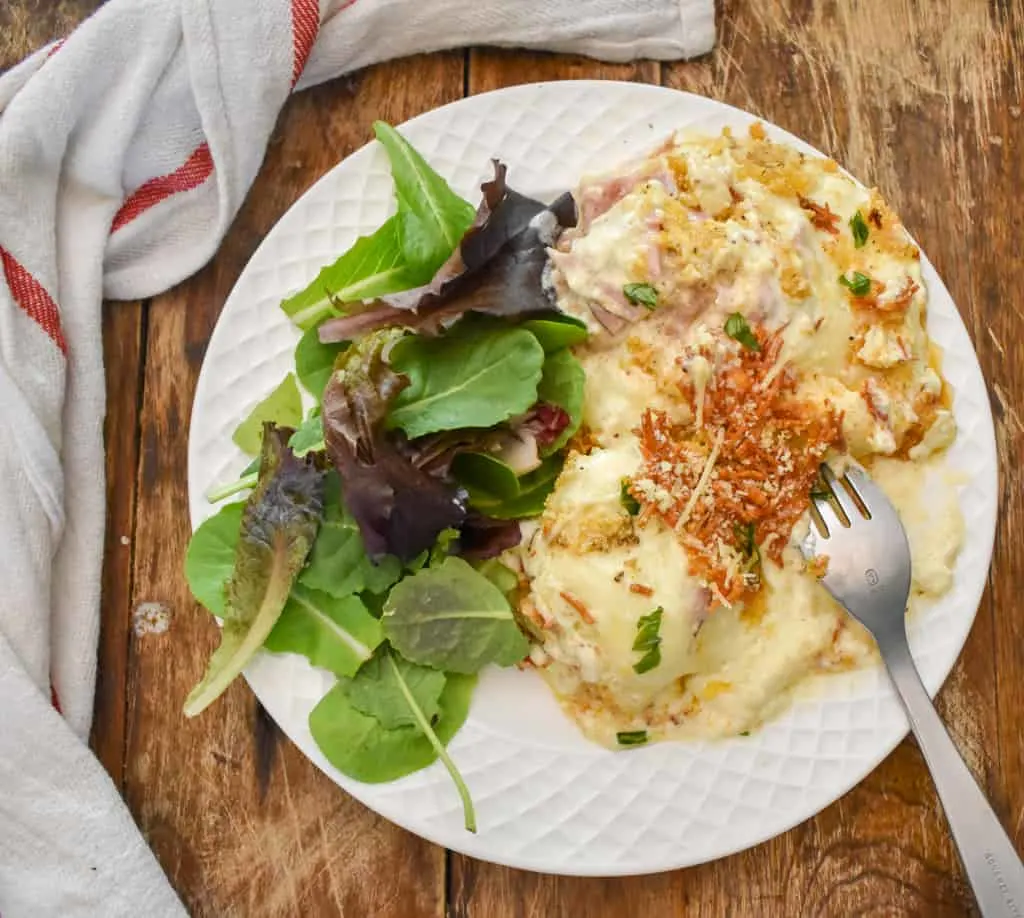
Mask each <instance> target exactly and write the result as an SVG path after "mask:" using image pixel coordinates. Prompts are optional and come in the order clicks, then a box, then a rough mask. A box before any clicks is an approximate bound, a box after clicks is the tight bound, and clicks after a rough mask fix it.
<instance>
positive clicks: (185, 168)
mask: <svg viewBox="0 0 1024 918" xmlns="http://www.w3.org/2000/svg"><path fill="white" fill-rule="evenodd" d="M212 173H213V156H212V155H211V154H210V147H209V145H208V144H206V143H201V144H199V146H198V147H196V148H195V150H194V151H193V153H192V155H191V156H190V157H189V158H188V159H186V160H185V162H183V163H182V164H181V165H180V166H178V168H177V169H175V170H174V171H173V172H171V173H168V174H167V175H161V176H158V177H157V178H152V179H150V180H149V181H148V182H143V183H142V184H141V185H139V187H138V188H136V189H135V191H134V192H133V193H132V194H131V195H130V196H129V197H128V199H127V200H126V201H125V202H124V204H122V205H121V209H120V210H119V211H118V212H117V214H116V216H115V217H114V222H113V223H112V224H111V226H110V232H112V233H116V232H117V231H118V230H119V229H120V228H121V227H122V226H124V225H125V224H127V223H131V222H132V220H134V219H135V218H136V217H138V216H139V215H140V214H143V213H145V212H146V211H147V210H149V209H150V208H151V207H154V206H155V205H157V204H159V203H160V202H161V201H163V200H164V199H165V198H169V197H170V196H171V195H172V194H177V193H178V192H179V191H189V190H190V189H192V188H197V187H198V186H199V185H202V184H203V182H205V181H206V180H207V179H208V178H209V177H210V175H211V174H212Z"/></svg>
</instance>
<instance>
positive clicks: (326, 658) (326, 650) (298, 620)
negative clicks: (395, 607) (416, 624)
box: [263, 583, 384, 676]
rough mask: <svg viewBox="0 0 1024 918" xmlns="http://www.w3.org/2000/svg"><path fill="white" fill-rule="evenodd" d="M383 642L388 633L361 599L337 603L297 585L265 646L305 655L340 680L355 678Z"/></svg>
mask: <svg viewBox="0 0 1024 918" xmlns="http://www.w3.org/2000/svg"><path fill="white" fill-rule="evenodd" d="M383 640H384V629H383V628H381V624H380V622H379V621H378V620H377V619H376V618H374V617H373V616H372V615H371V614H370V613H369V612H368V611H367V609H366V606H364V605H363V603H362V602H361V601H360V599H359V597H358V596H346V597H344V598H343V599H336V598H335V597H333V596H330V595H328V594H327V593H320V592H318V591H317V590H310V589H307V588H306V587H304V586H302V585H301V584H298V583H297V584H295V586H293V587H292V592H291V595H290V596H289V597H288V602H287V603H285V607H284V610H283V611H282V612H281V617H280V618H279V619H278V620H277V624H276V625H274V630H273V631H271V632H270V634H269V635H268V637H267V639H266V641H265V642H264V644H263V646H264V647H266V648H267V650H272V651H274V652H275V653H298V654H302V656H304V657H306V658H307V659H308V660H309V662H310V663H312V664H313V665H314V666H321V667H323V668H324V669H329V670H330V671H331V672H332V673H335V674H336V675H338V676H354V675H355V674H356V671H357V670H358V669H359V667H360V666H362V665H363V664H364V663H365V662H366V661H367V660H369V659H370V658H371V657H372V656H373V652H374V650H375V649H376V648H377V646H378V645H379V644H380V642H381V641H383Z"/></svg>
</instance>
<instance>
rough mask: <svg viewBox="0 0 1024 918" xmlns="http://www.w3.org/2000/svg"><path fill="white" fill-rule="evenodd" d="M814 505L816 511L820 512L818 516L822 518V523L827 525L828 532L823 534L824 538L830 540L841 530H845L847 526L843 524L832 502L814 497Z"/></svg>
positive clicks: (812, 499)
mask: <svg viewBox="0 0 1024 918" xmlns="http://www.w3.org/2000/svg"><path fill="white" fill-rule="evenodd" d="M811 501H812V503H813V504H814V509H815V510H817V511H818V516H819V517H821V521H822V522H823V523H824V524H825V529H826V531H825V532H824V533H823V536H824V538H826V539H829V538H831V537H832V536H834V535H835V534H836V533H837V532H838V531H839V530H840V529H845V528H846V527H847V524H846V523H845V522H843V520H842V519H841V518H840V516H839V514H838V513H836V508H835V507H833V506H832V502H831V501H830V500H828V499H827V498H825V497H812V498H811Z"/></svg>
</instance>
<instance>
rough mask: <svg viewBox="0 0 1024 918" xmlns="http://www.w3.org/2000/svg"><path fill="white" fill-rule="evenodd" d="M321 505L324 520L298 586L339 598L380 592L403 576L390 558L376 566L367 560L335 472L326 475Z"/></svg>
mask: <svg viewBox="0 0 1024 918" xmlns="http://www.w3.org/2000/svg"><path fill="white" fill-rule="evenodd" d="M324 506H325V508H326V510H325V513H324V521H323V523H321V525H320V533H319V535H318V536H317V539H316V542H315V543H314V544H313V551H312V552H311V553H310V556H309V564H308V565H307V567H306V569H305V570H304V571H303V572H302V573H301V574H300V575H299V583H301V584H302V585H303V586H306V587H309V588H310V589H313V590H321V591H323V592H324V593H329V594H330V595H331V596H334V597H337V598H339V599H341V598H343V597H345V596H348V595H350V594H352V593H361V592H363V591H364V590H369V591H370V592H371V593H383V592H384V591H385V590H386V589H387V588H388V587H390V586H391V585H392V584H393V583H394V582H395V581H396V580H398V578H399V577H400V576H401V575H402V564H401V562H400V561H399V560H398V559H397V558H395V557H394V556H392V555H384V556H383V557H381V559H380V560H379V561H378V562H377V563H376V564H374V562H373V561H371V560H370V557H369V555H367V553H366V548H365V547H364V546H363V537H362V536H361V535H360V533H359V526H358V525H357V524H356V521H355V519H354V517H353V516H352V514H351V513H349V512H348V510H347V508H346V507H345V504H344V501H343V500H342V494H341V480H340V479H339V478H338V473H337V472H330V473H328V475H327V478H326V481H325V483H324Z"/></svg>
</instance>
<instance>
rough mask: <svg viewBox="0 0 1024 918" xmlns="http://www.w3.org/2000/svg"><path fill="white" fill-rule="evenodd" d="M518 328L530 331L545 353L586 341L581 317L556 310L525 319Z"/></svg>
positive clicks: (585, 330)
mask: <svg viewBox="0 0 1024 918" xmlns="http://www.w3.org/2000/svg"><path fill="white" fill-rule="evenodd" d="M520 328H525V329H526V330H527V331H528V332H530V333H531V334H532V335H533V336H534V337H535V338H536V339H537V340H538V341H539V342H540V346H541V347H542V348H544V351H545V353H547V354H553V353H554V352H555V351H560V350H562V348H564V347H572V346H573V345H574V344H579V343H581V342H583V341H586V340H587V334H588V332H587V325H586V323H585V322H583V321H582V320H581V319H577V318H576V317H575V316H567V315H563V314H561V313H557V312H553V313H550V314H548V315H544V316H539V317H538V318H536V319H527V320H526V321H525V322H523V323H522V325H520Z"/></svg>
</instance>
